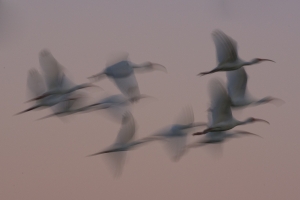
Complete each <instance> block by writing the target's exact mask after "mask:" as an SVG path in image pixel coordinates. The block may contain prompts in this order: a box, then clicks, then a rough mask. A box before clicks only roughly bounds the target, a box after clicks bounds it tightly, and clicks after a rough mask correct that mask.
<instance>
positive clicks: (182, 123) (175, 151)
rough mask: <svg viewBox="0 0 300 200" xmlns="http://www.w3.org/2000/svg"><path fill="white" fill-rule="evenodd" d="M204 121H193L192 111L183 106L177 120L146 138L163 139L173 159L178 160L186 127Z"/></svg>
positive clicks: (182, 150)
mask: <svg viewBox="0 0 300 200" xmlns="http://www.w3.org/2000/svg"><path fill="white" fill-rule="evenodd" d="M205 125H206V123H199V122H198V123H194V113H193V110H192V108H191V107H189V106H187V107H184V108H183V109H182V111H181V113H180V115H179V118H178V120H177V122H176V123H175V124H173V125H170V126H168V127H166V128H164V129H162V130H160V131H158V132H157V133H156V134H153V135H152V136H150V137H147V138H146V139H147V140H149V141H157V140H158V141H163V142H164V144H165V145H166V148H167V150H168V152H169V153H170V155H171V159H172V160H173V161H178V160H179V158H180V157H181V156H182V155H183V154H184V152H185V146H186V140H187V134H188V132H187V131H188V129H191V128H194V127H198V126H205Z"/></svg>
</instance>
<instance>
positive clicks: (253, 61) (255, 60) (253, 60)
mask: <svg viewBox="0 0 300 200" xmlns="http://www.w3.org/2000/svg"><path fill="white" fill-rule="evenodd" d="M256 63H258V61H257V59H255V58H254V59H252V60H250V61H248V62H245V63H244V65H253V64H256Z"/></svg>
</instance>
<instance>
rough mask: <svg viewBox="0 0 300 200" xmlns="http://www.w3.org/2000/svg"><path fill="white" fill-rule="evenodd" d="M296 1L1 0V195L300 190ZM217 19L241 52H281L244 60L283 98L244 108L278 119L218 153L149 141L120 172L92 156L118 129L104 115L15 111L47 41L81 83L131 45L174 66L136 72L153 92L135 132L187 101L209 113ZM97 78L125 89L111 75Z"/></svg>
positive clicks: (199, 113)
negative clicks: (171, 153)
mask: <svg viewBox="0 0 300 200" xmlns="http://www.w3.org/2000/svg"><path fill="white" fill-rule="evenodd" d="M299 7H300V2H299V0H287V1H280V0H264V1H259V0H251V1H250V0H248V1H244V0H201V1H199V0H188V1H187V0H151V1H142V0H139V1H138V0H126V1H124V0H97V1H96V0H85V1H82V0H51V1H50V0H47V1H46V0H26V1H21V0H1V1H0V64H1V65H0V66H1V67H0V71H1V73H0V76H1V78H0V90H1V98H0V107H1V109H0V110H1V114H0V119H1V132H0V159H1V165H0V197H1V199H5V200H16V199H22V200H39V199H43V200H53V199H65V200H67V199H70V200H71V199H72V200H82V199H123V200H127V199H128V200H129V199H130V200H131V199H144V200H152V199H172V200H182V199H214V200H219V199H220V200H221V199H222V200H223V199H224V200H226V199H243V200H252V199H256V200H266V199H272V200H282V199H298V198H299V197H300V191H299V188H298V187H299V184H300V173H299V168H300V159H299V152H300V145H299V141H300V134H299V131H298V126H297V124H298V123H299V119H300V114H299V101H300V95H299V88H298V87H299V84H300V80H299V75H300V68H299V66H298V65H299V63H300V56H299V53H300V48H299V47H300V40H299V39H298V38H299V35H300V24H299V19H300V12H299ZM215 29H221V30H223V31H224V32H225V33H226V34H228V35H229V36H231V37H232V38H234V39H235V40H236V41H237V42H238V45H239V55H240V57H241V58H243V59H245V60H250V59H252V58H255V57H259V58H260V57H262V58H269V59H273V60H275V61H276V63H262V64H259V65H253V66H247V67H246V70H247V72H248V74H249V77H250V78H249V82H248V83H249V89H250V91H251V93H252V94H253V95H254V96H256V97H258V98H259V97H265V96H268V95H272V96H275V97H278V98H281V99H283V100H284V101H285V104H284V105H282V106H279V107H277V106H275V105H272V104H270V105H262V106H259V107H254V108H248V109H247V110H245V111H244V112H243V113H242V114H241V115H239V116H238V117H239V118H238V119H244V118H246V117H248V116H253V117H258V118H262V119H266V120H268V121H269V122H270V123H271V124H270V125H266V124H263V123H257V124H251V125H246V126H243V127H239V128H236V129H237V130H247V131H251V132H254V133H256V134H260V135H261V136H263V139H260V138H256V137H244V138H242V139H239V140H232V141H230V142H228V143H225V144H224V145H223V156H222V157H221V158H216V157H213V156H212V155H211V154H210V151H209V150H208V149H206V148H198V149H193V150H191V151H190V152H189V153H188V154H187V155H185V156H184V157H183V158H182V159H181V160H180V161H179V162H177V163H174V162H171V160H170V159H169V157H168V156H167V154H166V152H165V149H164V148H163V146H162V144H161V143H152V144H149V145H145V146H142V147H141V148H138V149H137V150H134V151H131V152H128V159H127V162H126V165H125V168H124V171H123V174H122V176H121V177H120V178H119V179H115V178H114V177H113V176H112V173H111V171H110V170H109V168H108V165H107V163H106V162H105V161H106V160H105V159H104V158H103V156H97V157H90V158H87V157H85V156H86V155H89V154H91V153H95V152H96V151H99V150H101V149H103V148H105V147H107V146H108V145H110V144H111V143H112V142H113V141H114V139H115V137H116V134H117V132H118V130H119V128H120V127H119V125H118V124H116V123H114V122H112V121H110V120H109V119H107V118H106V115H104V113H102V112H99V113H97V112H96V113H88V114H82V115H76V116H74V117H70V118H68V120H67V122H66V123H64V122H63V121H62V120H60V119H59V118H49V119H46V120H41V121H36V119H38V118H40V117H43V116H45V115H47V114H49V113H50V110H48V109H45V110H40V111H35V112H29V113H26V114H23V115H20V116H13V115H14V114H15V113H17V112H19V111H21V110H23V109H26V108H27V106H29V105H27V104H24V102H25V101H26V100H27V86H26V79H27V72H28V70H29V69H30V68H33V67H34V68H37V69H39V62H38V53H39V51H40V50H41V49H43V48H48V49H50V51H51V52H52V54H53V55H54V57H55V58H56V59H57V60H58V61H59V62H60V63H61V64H62V65H64V66H65V67H66V68H67V69H68V74H69V75H70V76H71V77H72V78H73V80H74V81H75V82H76V83H83V82H86V81H87V79H86V77H88V76H91V75H93V74H95V73H97V72H100V71H101V70H102V69H103V68H104V67H105V64H106V61H107V59H108V57H109V56H110V55H111V53H114V52H117V51H127V52H128V53H129V55H130V59H131V60H132V61H133V62H135V63H142V62H145V61H153V62H157V63H160V64H163V65H164V66H166V67H167V69H168V74H164V73H161V72H152V73H147V74H137V75H136V77H137V79H138V81H139V86H140V90H141V93H144V94H148V95H151V96H154V97H156V98H157V100H151V101H150V100H145V101H141V102H140V103H139V104H137V105H135V106H134V110H133V115H134V116H135V118H136V121H137V123H138V126H139V129H138V132H137V137H144V136H147V135H150V134H151V133H153V132H155V131H156V130H158V129H160V128H161V127H164V126H166V125H168V124H170V123H172V122H173V121H174V119H175V118H176V117H177V115H178V113H179V112H180V110H181V109H182V107H183V106H185V105H188V104H190V105H192V106H193V109H194V113H195V119H196V121H206V120H207V118H206V109H207V106H208V103H209V98H208V93H207V83H208V81H209V80H210V79H211V78H213V77H221V78H223V79H225V73H217V74H213V75H209V76H205V77H201V78H199V77H197V76H196V74H198V73H199V72H202V71H207V70H210V69H212V68H214V67H215V66H216V56H215V46H214V43H213V41H212V38H211V32H212V31H213V30H215ZM99 85H100V86H101V87H102V88H103V89H105V91H108V92H109V93H110V94H116V93H118V90H117V88H116V87H115V86H114V85H113V83H112V82H111V81H109V80H103V81H101V82H99ZM88 92H89V94H91V95H92V96H95V97H98V98H99V97H103V96H105V95H107V94H108V92H104V91H98V90H92V89H91V90H88V91H87V93H88ZM193 140H195V138H189V141H193Z"/></svg>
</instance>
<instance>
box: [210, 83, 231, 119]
mask: <svg viewBox="0 0 300 200" xmlns="http://www.w3.org/2000/svg"><path fill="white" fill-rule="evenodd" d="M209 92H210V98H211V107H210V109H209V112H211V123H212V124H217V123H219V122H222V121H227V120H229V119H231V118H232V113H231V109H230V99H229V96H228V94H227V91H226V89H225V87H224V84H223V82H221V81H220V80H218V79H212V80H211V82H210V84H209Z"/></svg>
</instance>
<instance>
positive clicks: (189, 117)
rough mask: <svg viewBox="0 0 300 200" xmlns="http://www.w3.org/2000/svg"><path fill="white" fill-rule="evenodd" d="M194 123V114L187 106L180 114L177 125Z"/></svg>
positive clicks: (176, 121)
mask: <svg viewBox="0 0 300 200" xmlns="http://www.w3.org/2000/svg"><path fill="white" fill-rule="evenodd" d="M193 122H194V112H193V108H192V107H191V106H185V107H184V108H183V109H182V110H181V111H180V113H179V115H178V117H177V119H176V120H175V124H179V125H190V124H192V123H193Z"/></svg>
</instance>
